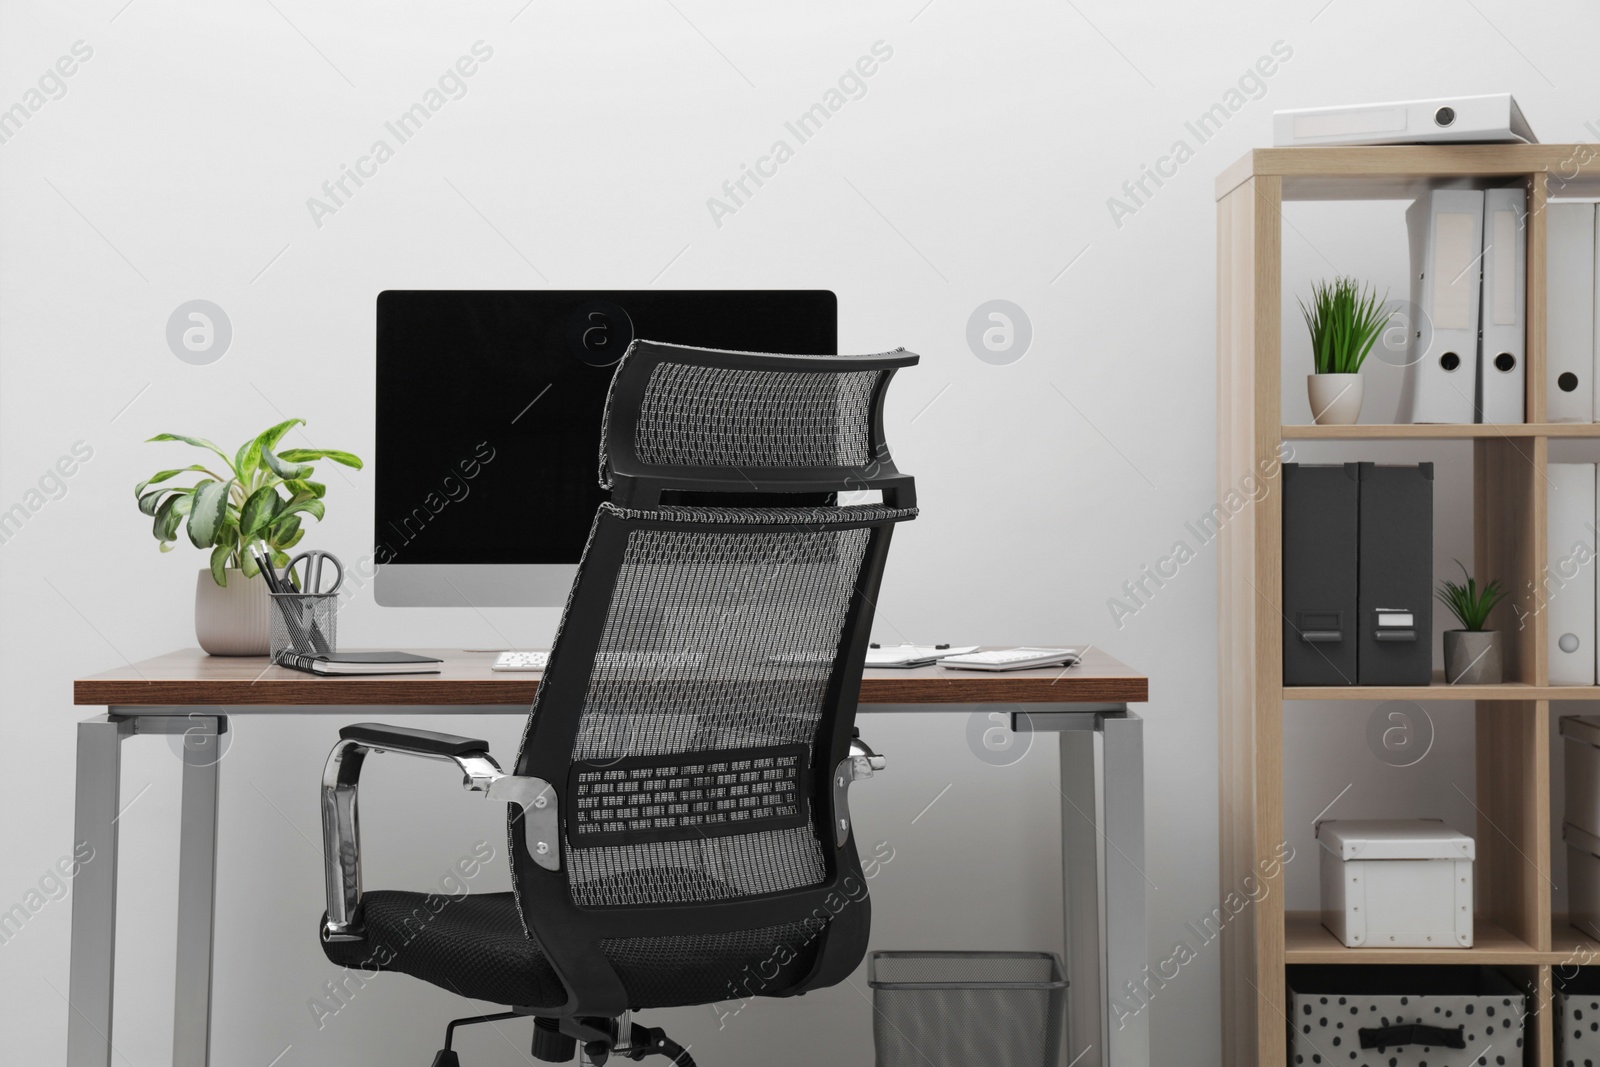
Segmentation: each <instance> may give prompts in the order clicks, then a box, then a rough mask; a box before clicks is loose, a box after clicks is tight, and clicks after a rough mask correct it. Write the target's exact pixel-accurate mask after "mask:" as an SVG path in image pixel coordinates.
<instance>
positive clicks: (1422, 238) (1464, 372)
mask: <svg viewBox="0 0 1600 1067" xmlns="http://www.w3.org/2000/svg"><path fill="white" fill-rule="evenodd" d="M1406 230H1407V232H1408V234H1409V235H1410V238H1411V303H1412V306H1413V308H1414V310H1415V313H1416V314H1417V316H1418V321H1416V322H1413V323H1411V324H1410V326H1411V331H1410V334H1409V336H1408V337H1407V339H1406V341H1407V343H1406V373H1405V378H1404V380H1402V382H1401V383H1400V409H1399V411H1398V412H1397V413H1396V415H1395V420H1396V421H1397V422H1472V421H1473V414H1474V410H1473V395H1474V394H1475V392H1476V391H1477V381H1476V378H1477V368H1478V303H1479V296H1480V284H1479V271H1480V268H1481V262H1482V258H1483V190H1481V189H1434V190H1432V191H1430V192H1427V193H1424V194H1423V195H1422V196H1421V197H1419V198H1418V199H1417V201H1416V203H1414V204H1412V205H1411V207H1410V208H1408V209H1407V210H1406Z"/></svg>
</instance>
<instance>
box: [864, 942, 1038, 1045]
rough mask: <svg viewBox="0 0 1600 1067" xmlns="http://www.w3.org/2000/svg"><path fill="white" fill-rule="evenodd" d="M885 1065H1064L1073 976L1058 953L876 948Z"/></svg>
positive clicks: (876, 999) (876, 1018)
mask: <svg viewBox="0 0 1600 1067" xmlns="http://www.w3.org/2000/svg"><path fill="white" fill-rule="evenodd" d="M868 982H869V984H871V986H872V1008H873V1012H872V1041H873V1045H874V1046H875V1047H876V1048H877V1052H878V1059H877V1065H878V1067H1056V1065H1057V1063H1058V1062H1059V1058H1060V1048H1061V1025H1062V1019H1063V1016H1064V1008H1065V1003H1066V995H1067V980H1066V976H1065V972H1064V971H1063V969H1062V966H1061V957H1059V956H1057V955H1056V954H1055V953H1053V952H874V953H873V954H872V960H871V964H870V967H869V970H868Z"/></svg>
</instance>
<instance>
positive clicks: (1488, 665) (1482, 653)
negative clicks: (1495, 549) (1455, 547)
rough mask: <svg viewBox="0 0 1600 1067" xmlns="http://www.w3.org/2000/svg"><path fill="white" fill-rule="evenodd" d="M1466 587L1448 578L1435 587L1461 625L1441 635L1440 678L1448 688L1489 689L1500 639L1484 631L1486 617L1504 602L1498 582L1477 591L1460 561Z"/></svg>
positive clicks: (1496, 673) (1493, 680)
mask: <svg viewBox="0 0 1600 1067" xmlns="http://www.w3.org/2000/svg"><path fill="white" fill-rule="evenodd" d="M1456 566H1458V567H1460V568H1461V576H1462V577H1463V578H1465V579H1466V580H1467V581H1466V584H1464V585H1463V584H1461V583H1459V582H1452V581H1450V580H1449V579H1448V578H1447V579H1445V580H1444V581H1441V582H1440V583H1439V591H1438V597H1439V600H1440V601H1441V602H1443V604H1444V606H1445V607H1447V608H1449V609H1450V611H1451V613H1452V614H1453V615H1455V617H1456V618H1457V619H1458V620H1460V622H1461V629H1459V630H1446V631H1445V632H1444V678H1445V681H1447V682H1449V683H1450V684H1451V685H1493V684H1495V683H1497V682H1499V681H1500V641H1499V637H1500V635H1499V634H1498V633H1497V632H1495V631H1494V630H1485V629H1484V628H1483V625H1484V623H1486V622H1488V621H1489V613H1490V612H1491V611H1493V610H1494V606H1495V605H1496V604H1498V603H1500V601H1502V600H1504V599H1505V596H1506V594H1505V591H1504V590H1502V589H1501V588H1500V582H1499V580H1498V579H1496V580H1495V581H1492V582H1490V583H1489V584H1488V585H1486V586H1483V587H1482V588H1479V586H1478V583H1477V581H1476V580H1474V579H1473V577H1472V575H1471V574H1468V573H1467V568H1466V565H1465V564H1464V563H1462V562H1461V561H1460V560H1456Z"/></svg>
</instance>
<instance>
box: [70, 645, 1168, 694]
mask: <svg viewBox="0 0 1600 1067" xmlns="http://www.w3.org/2000/svg"><path fill="white" fill-rule="evenodd" d="M1054 647H1062V646H1054ZM1065 647H1069V648H1070V647H1073V646H1071V645H1067V646H1065ZM412 651H416V652H420V653H422V654H424V655H430V656H437V657H438V658H439V659H442V660H443V661H444V662H443V663H441V664H440V665H439V666H440V670H439V673H438V674H414V675H386V676H371V677H356V678H323V677H319V676H316V675H311V674H306V673H303V672H301V671H293V670H289V669H288V668H286V667H275V666H272V665H270V664H269V663H268V662H267V658H266V657H265V656H237V657H234V656H227V657H224V656H208V655H206V654H205V653H204V652H202V651H200V650H199V649H197V648H187V649H183V650H182V651H179V652H172V653H169V654H167V655H165V656H157V657H156V658H155V659H147V660H143V661H141V662H139V663H133V664H129V665H128V666H125V667H118V668H116V669H114V670H109V671H105V672H102V673H100V674H96V675H92V676H90V677H88V678H79V679H77V680H76V681H74V682H73V703H74V704H79V705H83V704H95V705H102V706H108V707H110V706H126V707H138V706H143V707H228V708H238V709H241V710H247V709H248V708H250V707H252V706H256V707H263V708H284V707H297V706H298V707H326V706H331V705H345V706H351V705H390V706H399V705H427V706H438V707H445V706H467V705H479V706H490V705H508V704H524V705H526V704H531V703H532V702H533V695H534V693H535V692H537V691H538V688H539V677H540V676H539V675H538V674H537V673H517V672H509V671H492V670H490V669H489V666H490V664H492V663H493V662H494V660H495V656H496V653H494V652H463V651H461V650H460V649H414V650H412ZM1147 699H1149V681H1148V679H1146V678H1145V677H1144V676H1143V675H1140V674H1138V673H1137V672H1135V671H1133V670H1130V669H1129V668H1128V667H1126V666H1124V665H1123V664H1121V663H1118V662H1117V661H1116V660H1115V659H1113V658H1111V657H1110V656H1108V655H1106V654H1105V653H1104V652H1101V651H1100V650H1098V649H1093V648H1091V649H1089V650H1088V651H1087V652H1086V653H1085V654H1084V656H1083V660H1082V662H1081V663H1079V664H1078V665H1077V666H1075V667H1072V668H1070V669H1067V670H1062V669H1061V668H1059V667H1049V668H1045V669H1042V670H1028V671H1009V672H1005V673H993V672H986V671H956V670H946V669H944V668H942V667H919V668H915V669H912V670H884V669H876V670H868V671H867V672H866V673H865V675H864V676H863V678H862V682H861V702H862V703H863V704H998V703H1018V704H1055V703H1063V704H1065V703H1098V702H1102V701H1103V702H1108V703H1140V702H1143V701H1145V700H1147Z"/></svg>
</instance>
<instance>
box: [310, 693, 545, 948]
mask: <svg viewBox="0 0 1600 1067" xmlns="http://www.w3.org/2000/svg"><path fill="white" fill-rule="evenodd" d="M369 752H397V753H399V754H401V755H405V756H419V757H421V758H424V759H433V760H444V761H446V762H449V763H454V764H455V765H456V767H457V768H458V769H459V770H460V771H461V774H462V782H461V784H462V786H463V787H464V788H466V789H467V791H468V792H472V793H481V794H483V795H484V796H485V797H488V798H489V799H490V800H504V801H507V802H509V803H513V804H516V805H518V806H519V807H520V808H522V818H523V819H524V820H525V821H526V825H527V836H528V847H529V849H530V851H531V852H532V853H533V861H534V862H535V863H537V864H538V865H539V866H541V867H544V868H546V869H548V870H552V871H555V870H560V869H561V843H560V836H559V834H560V828H561V822H560V808H559V804H558V797H557V794H556V791H555V789H554V788H553V787H552V786H551V785H550V783H548V782H546V781H544V780H543V779H541V778H530V777H520V776H518V775H514V774H506V773H505V772H503V771H502V770H501V769H500V765H499V764H498V763H496V762H495V760H494V757H493V756H491V755H489V745H488V742H486V741H480V740H478V739H476V738H471V737H458V736H456V735H454V734H442V733H435V732H434V731H432V730H415V729H412V728H410V727H405V726H388V725H385V724H383V723H356V724H355V725H353V726H346V727H345V728H344V729H342V730H340V731H339V742H338V744H336V745H334V746H333V751H332V752H330V753H328V762H327V764H326V765H325V766H324V767H323V770H322V854H323V857H324V864H325V872H324V873H325V887H326V890H327V899H328V918H327V921H326V922H325V923H324V924H323V928H322V936H323V938H324V939H325V940H328V941H359V940H361V938H362V936H363V935H362V933H361V929H360V909H361V825H360V820H359V818H358V817H357V812H356V792H357V787H358V786H359V785H360V782H361V766H362V764H363V763H364V762H365V761H366V758H367V754H368V753H369Z"/></svg>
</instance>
